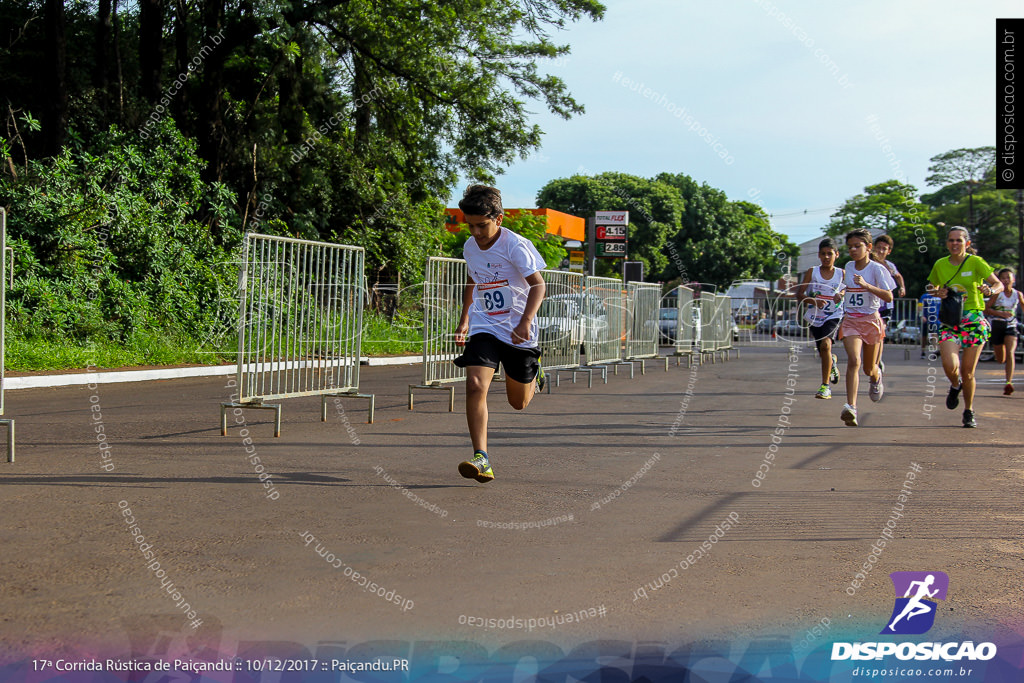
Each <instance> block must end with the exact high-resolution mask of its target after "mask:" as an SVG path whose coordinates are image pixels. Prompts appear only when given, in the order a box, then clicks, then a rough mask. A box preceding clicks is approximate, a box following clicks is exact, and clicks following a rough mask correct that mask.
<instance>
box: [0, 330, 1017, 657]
mask: <svg viewBox="0 0 1024 683" xmlns="http://www.w3.org/2000/svg"><path fill="white" fill-rule="evenodd" d="M795 359H796V360H795V364H794V365H793V366H792V367H790V361H791V359H789V358H788V357H787V353H786V351H785V350H784V349H782V348H774V349H746V350H744V352H743V355H742V358H740V359H736V358H733V359H732V360H730V361H728V362H719V363H717V364H705V365H703V366H700V367H698V368H695V369H692V370H691V369H687V368H686V367H685V365H683V366H680V367H676V366H672V367H671V368H670V369H669V372H668V373H665V372H664V371H663V370H662V369H657V368H654V367H650V366H649V368H648V371H647V374H646V375H645V376H641V375H640V373H639V372H638V373H637V376H636V378H635V379H632V380H631V379H629V377H628V373H626V372H624V371H620V372H619V374H618V375H617V376H616V375H611V376H610V377H609V381H608V383H607V384H601V383H597V384H595V385H594V387H593V388H592V389H588V388H587V386H586V383H585V381H581V382H580V383H578V384H575V385H574V384H571V383H568V380H567V378H566V379H563V382H562V386H561V387H560V388H557V389H555V390H554V392H553V393H552V394H550V395H547V394H545V395H542V396H539V397H537V398H536V399H535V401H534V403H533V404H532V405H531V406H530V407H529V408H528V409H527V410H526V411H524V412H519V413H517V412H515V411H513V410H512V409H511V408H509V407H508V406H507V405H506V404H504V401H503V394H502V391H501V386H500V385H495V386H494V387H493V388H492V395H491V404H490V405H491V410H492V412H491V425H492V431H491V448H490V450H491V455H492V458H493V464H494V467H495V471H496V475H497V479H496V481H494V482H493V483H490V484H487V485H481V484H477V483H475V482H472V481H469V480H465V479H462V478H461V477H459V476H458V474H457V472H456V469H455V466H456V464H457V463H458V462H459V461H460V460H462V459H464V458H465V457H466V456H468V455H469V453H470V448H469V440H468V436H467V433H466V427H465V419H464V416H463V415H462V413H461V410H462V408H463V406H464V402H463V400H462V390H461V388H460V390H459V393H458V396H457V399H458V400H457V407H456V412H455V413H449V412H448V411H447V398H446V394H444V393H443V392H425V391H419V392H418V393H417V395H416V409H415V410H414V411H411V412H410V411H409V410H407V408H406V387H407V385H408V384H410V383H415V382H417V381H418V379H419V372H420V369H419V367H418V366H399V367H380V368H365V369H364V372H363V378H362V387H363V389H364V390H365V391H370V392H373V393H375V394H376V395H377V420H376V423H375V424H372V425H367V424H365V408H364V406H365V402H364V401H359V400H346V401H344V402H342V403H340V404H339V405H340V406H341V407H342V408H343V409H344V410H345V411H347V412H346V413H345V418H346V419H347V420H349V422H348V427H350V429H349V428H346V423H345V422H344V420H343V419H342V417H341V412H340V411H339V410H338V409H337V408H336V407H335V406H333V405H332V406H331V417H330V420H329V422H328V423H321V422H320V421H319V410H318V408H319V405H318V401H317V400H316V399H292V400H287V401H285V402H284V429H283V434H282V436H281V438H276V439H275V438H273V436H272V428H271V423H270V413H269V412H266V411H248V412H246V413H245V418H246V420H247V423H246V425H245V427H246V428H247V429H248V434H249V435H250V436H251V439H252V445H251V446H248V445H247V444H246V442H245V441H244V439H243V437H242V436H240V429H241V427H240V426H238V425H234V426H233V427H232V429H231V431H230V434H229V436H228V437H226V438H225V437H222V436H220V433H219V425H218V404H219V402H220V401H221V400H223V399H225V398H226V397H227V396H228V394H230V393H231V389H229V388H226V387H225V379H224V378H209V379H182V380H169V381H159V382H146V383H140V384H116V385H99V386H98V387H96V388H95V390H90V389H89V388H88V387H79V388H58V389H32V390H22V391H17V392H10V393H9V394H8V396H7V413H8V415H10V416H13V417H15V418H16V419H17V428H18V460H17V462H16V463H14V464H3V465H2V466H0V484H2V486H0V506H2V510H3V517H2V519H3V521H2V527H0V528H2V530H3V547H4V552H3V555H4V562H3V567H4V568H3V575H2V578H0V581H2V583H3V590H2V592H0V615H2V617H0V619H2V620H0V640H2V642H3V643H5V648H6V651H7V654H9V655H10V654H20V655H24V654H25V653H31V652H38V651H45V652H49V653H55V652H60V651H66V652H78V653H81V652H86V651H89V652H100V651H102V652H119V653H128V652H133V653H135V654H136V655H139V654H145V653H161V652H163V653H166V652H169V651H170V650H169V649H168V648H171V649H173V648H174V647H177V646H181V647H187V648H190V649H191V651H192V652H193V653H195V652H198V651H200V650H201V649H202V648H201V647H200V645H199V644H202V645H204V646H206V647H209V648H211V651H213V650H219V651H227V652H232V653H233V652H235V651H236V650H237V649H238V647H240V646H239V645H238V644H239V643H242V642H243V641H253V640H257V641H288V642H294V643H301V644H304V645H305V646H306V647H308V648H310V651H313V649H314V647H315V646H316V644H317V643H323V642H325V641H337V642H341V641H344V642H347V643H350V644H351V643H354V642H360V641H367V640H372V639H413V640H415V639H424V638H428V639H429V638H433V639H440V638H445V639H458V640H466V641H472V642H476V643H482V644H498V643H507V642H512V641H516V640H523V639H531V640H546V641H549V642H553V643H562V644H566V645H571V644H573V643H581V642H586V641H590V640H594V639H598V638H603V639H608V638H621V639H626V640H629V641H637V640H644V639H656V640H661V641H666V640H667V641H680V640H686V639H695V638H714V637H741V636H744V635H750V636H751V637H755V636H763V635H765V634H783V635H785V636H786V637H789V636H795V639H798V638H799V637H800V636H801V634H804V633H806V632H807V630H808V629H810V628H812V627H814V626H815V625H820V624H821V623H823V620H824V623H826V624H827V625H828V629H829V630H830V631H829V632H830V634H831V636H832V637H838V636H839V635H841V634H842V633H844V632H848V633H850V634H851V635H852V636H858V635H859V637H860V638H861V639H863V638H866V637H869V636H870V634H871V633H872V629H874V631H873V633H875V634H877V632H878V630H880V628H881V627H882V626H883V625H884V623H883V622H884V620H885V619H886V617H887V616H888V615H889V612H890V610H891V608H892V599H893V588H892V585H891V583H890V581H889V578H888V573H889V572H891V571H898V570H929V569H931V570H941V571H945V572H947V573H948V574H949V576H950V581H951V584H950V585H951V588H950V590H951V599H950V600H949V601H948V604H943V605H942V608H943V612H942V615H941V618H940V619H939V620H938V621H937V623H936V627H935V629H934V630H933V632H932V634H931V636H934V637H935V638H939V637H942V635H943V633H954V632H956V631H957V629H959V628H961V627H962V626H965V625H969V626H970V628H972V629H974V630H975V631H978V630H979V629H982V630H984V629H999V628H1001V629H1005V628H1006V627H1007V624H1013V623H1016V624H1019V623H1020V615H1021V614H1022V613H1024V611H1022V606H1024V605H1022V599H1021V592H1020V583H1021V575H1022V569H1024V560H1022V556H1024V541H1022V539H1021V533H1020V530H1021V519H1022V516H1024V513H1022V508H1021V503H1020V501H1021V500H1022V495H1021V494H1022V491H1024V447H1022V445H1024V429H1022V428H1021V417H1022V414H1024V395H1020V396H1017V397H1013V398H1004V397H1002V396H1001V384H999V383H998V378H999V377H1000V376H1001V375H1000V373H1001V368H999V367H998V366H996V365H995V364H991V363H990V364H983V365H982V367H981V380H982V388H981V389H980V391H979V398H978V401H977V411H978V421H979V423H980V428H979V429H976V430H967V429H962V428H961V427H960V426H959V424H960V413H959V411H957V412H955V413H951V412H949V411H947V410H946V409H945V408H944V407H943V405H942V404H943V399H944V395H945V383H944V381H943V380H942V379H941V371H939V372H938V376H939V377H940V379H939V380H938V381H937V382H936V383H935V386H936V387H937V390H936V391H935V395H934V397H931V398H929V397H928V393H929V386H930V385H929V381H928V378H929V364H928V362H927V361H922V360H918V359H917V358H916V353H915V354H914V358H913V359H912V360H904V359H903V353H902V351H901V350H899V349H895V348H893V349H890V350H889V351H888V352H887V359H886V360H887V364H888V368H889V370H888V372H889V374H888V377H887V394H886V396H885V398H884V400H883V401H882V402H881V403H879V404H873V403H871V402H869V401H868V400H867V397H866V387H864V390H862V400H861V424H862V426H861V427H860V428H857V429H852V428H847V427H844V426H843V425H842V424H841V422H840V420H839V411H840V409H841V407H842V400H841V399H838V398H837V399H833V400H831V401H821V400H815V399H814V398H813V393H814V391H815V389H816V388H817V384H818V380H817V377H818V369H817V367H818V366H817V359H816V358H815V357H813V355H812V352H811V351H810V350H806V349H805V350H802V351H801V352H800V353H798V354H797V355H796V356H795ZM930 367H931V372H932V373H933V374H932V375H931V376H933V377H934V376H935V370H936V369H937V365H936V364H932V365H931V366H930ZM787 379H791V380H793V382H792V383H795V384H796V393H795V400H794V398H789V397H788V395H787ZM990 380H994V381H990ZM688 387H689V388H690V389H691V391H692V395H690V396H688V395H687V393H686V392H687V389H688ZM92 406H95V408H93V409H92V410H95V411H99V412H98V415H99V418H98V419H99V420H100V421H102V423H103V426H104V433H105V434H106V436H107V438H108V439H109V442H110V444H111V446H112V448H111V450H110V451H109V453H110V459H109V460H108V461H106V463H109V464H108V465H107V470H104V469H103V465H104V464H105V461H104V460H103V459H102V457H101V451H100V449H99V448H98V447H97V441H96V437H95V424H96V421H95V420H94V419H93V417H92V416H93V415H95V414H96V413H94V412H91V407H92ZM928 406H933V408H929V407H928ZM929 410H930V411H931V412H930V413H929V412H926V411H929ZM929 415H930V417H929ZM780 419H781V420H782V421H781V422H780ZM775 432H778V437H777V438H776V441H777V442H778V443H777V444H775V446H776V447H777V452H776V453H774V454H772V455H773V457H774V459H773V460H766V454H768V453H770V451H769V448H770V446H772V435H773V433H775ZM247 450H248V451H250V455H251V453H252V452H255V454H256V455H258V458H259V460H260V462H259V465H260V466H261V467H263V468H265V470H264V475H266V474H267V473H269V475H270V478H269V485H270V486H271V488H266V487H265V486H264V485H263V484H261V481H260V479H259V478H258V474H259V473H258V472H257V467H256V464H255V462H254V460H253V459H251V457H250V455H247ZM915 463H916V465H915ZM762 464H763V465H764V467H762ZM912 470H913V471H915V476H914V479H913V480H910V481H909V484H907V485H905V483H904V482H905V481H907V476H908V472H911V471H912ZM758 471H762V472H764V474H763V477H764V478H763V479H761V480H758V479H757V478H756V473H757V472H758ZM755 482H756V483H759V484H760V486H755V485H754V483H755ZM396 485H398V486H400V487H401V488H399V487H397V486H396ZM908 488H909V491H907V490H905V489H908ZM901 491H902V492H903V493H902V494H901ZM900 495H903V496H904V498H903V500H904V501H905V502H900V499H899V496H900ZM268 496H269V497H268ZM124 508H127V509H128V510H130V514H131V516H132V519H134V520H135V524H136V525H137V527H138V528H137V531H136V533H141V534H142V535H144V536H145V543H146V544H151V546H149V547H146V548H145V550H147V551H148V552H149V553H152V555H151V557H152V560H149V559H147V558H146V557H144V556H143V553H142V552H141V551H140V546H139V545H138V544H137V543H136V542H134V541H133V536H132V534H131V533H130V532H129V525H128V524H126V523H125V519H126V517H125V514H128V513H126V512H124ZM899 508H902V511H900V510H899ZM897 515H899V516H897ZM889 520H894V522H893V524H891V525H890V526H889V527H887V522H888V521H889ZM516 527H519V528H516ZM523 527H525V528H523ZM716 529H717V532H716ZM887 529H889V535H890V537H889V538H888V541H887V544H886V546H885V547H884V548H878V550H876V551H875V555H874V557H873V559H870V558H871V557H872V552H873V551H872V546H873V544H875V543H876V541H877V540H878V539H879V538H883V539H885V538H886V536H884V535H883V530H887ZM716 533H717V535H716ZM710 539H713V540H714V543H712V542H710ZM705 542H706V545H705V546H704V547H702V543H705ZM318 548H319V549H320V553H322V554H324V555H325V556H326V557H321V554H319V553H318V552H317V549H318ZM154 561H155V562H158V563H159V571H161V572H164V575H163V577H161V576H159V575H158V573H157V568H156V567H154V565H153V564H152V562H154ZM865 563H868V566H869V567H870V571H869V572H867V573H866V577H865V578H863V580H862V581H860V582H859V583H858V585H857V586H856V587H852V584H851V582H853V581H855V574H856V573H857V571H858V568H859V567H860V566H861V565H862V564H865ZM147 566H148V567H150V568H147ZM357 576H358V577H360V578H356V577H357ZM361 577H367V579H366V581H367V585H366V586H365V587H363V586H361V585H360V584H361V583H363V579H362V578H361ZM371 582H372V583H371ZM171 584H173V585H171ZM374 586H379V587H381V590H380V592H381V593H382V594H383V597H380V596H378V595H377V594H374V593H372V592H370V590H367V588H373V587H374ZM851 592H852V595H851ZM175 593H177V595H175ZM189 611H192V612H194V614H195V616H194V617H193V619H192V620H193V621H201V622H202V623H201V624H198V625H196V626H195V627H194V628H193V627H192V626H191V625H190V624H189V623H188V618H187V613H188V612H189ZM570 614H571V615H572V620H571V621H570V620H569V619H568V616H567V615H570ZM518 620H521V622H520V621H518ZM531 620H532V622H531ZM559 622H561V623H559ZM531 624H532V625H533V628H532V630H530V625H531ZM540 624H545V625H543V626H541V625H540ZM552 624H553V625H552ZM502 625H504V626H505V628H502ZM858 629H859V630H858ZM980 637H981V634H980V633H976V637H975V639H976V640H977V638H980ZM173 643H177V645H174V644H173ZM281 647H283V648H285V650H287V647H286V646H281Z"/></svg>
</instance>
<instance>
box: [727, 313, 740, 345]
mask: <svg viewBox="0 0 1024 683" xmlns="http://www.w3.org/2000/svg"><path fill="white" fill-rule="evenodd" d="M729 325H730V327H731V328H732V340H733V341H739V340H740V326H739V325H737V324H736V318H729Z"/></svg>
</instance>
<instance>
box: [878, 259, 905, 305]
mask: <svg viewBox="0 0 1024 683" xmlns="http://www.w3.org/2000/svg"><path fill="white" fill-rule="evenodd" d="M885 267H886V268H887V269H888V270H889V275H892V282H893V287H894V288H895V287H897V285H896V276H897V275H899V274H900V271H899V268H897V267H896V264H895V263H893V262H892V261H890V260H889V259H886V260H885ZM879 301H880V304H879V306H878V308H879V310H882V311H887V310H889V309H890V308H892V304H891V303H889V302H888V301H881V300H879Z"/></svg>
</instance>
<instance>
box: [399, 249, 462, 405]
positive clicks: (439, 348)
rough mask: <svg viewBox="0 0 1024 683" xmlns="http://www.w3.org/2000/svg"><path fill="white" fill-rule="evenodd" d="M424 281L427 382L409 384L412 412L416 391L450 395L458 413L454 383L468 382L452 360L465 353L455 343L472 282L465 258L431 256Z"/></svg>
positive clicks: (424, 365)
mask: <svg viewBox="0 0 1024 683" xmlns="http://www.w3.org/2000/svg"><path fill="white" fill-rule="evenodd" d="M425 277H426V279H425V280H424V282H423V381H422V382H421V383H420V384H410V385H409V410H412V409H413V389H443V390H446V391H447V392H448V410H449V412H452V411H454V410H455V387H454V386H452V384H453V383H454V382H463V381H465V379H466V370H465V369H464V368H460V367H457V366H456V365H455V364H454V363H452V361H453V360H454V359H455V358H457V357H458V356H460V355H461V354H462V347H460V346H456V344H455V328H456V327H458V325H459V317H460V316H461V315H462V294H463V291H464V290H465V288H466V283H467V282H468V281H469V275H468V271H467V269H466V262H465V261H464V260H463V259H456V258H444V257H441V256H431V257H430V259H428V260H427V267H426V273H425Z"/></svg>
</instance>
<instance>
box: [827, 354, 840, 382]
mask: <svg viewBox="0 0 1024 683" xmlns="http://www.w3.org/2000/svg"><path fill="white" fill-rule="evenodd" d="M828 381H829V382H832V384H839V356H837V355H836V354H834V353H833V354H832V370H831V371H829V373H828Z"/></svg>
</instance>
